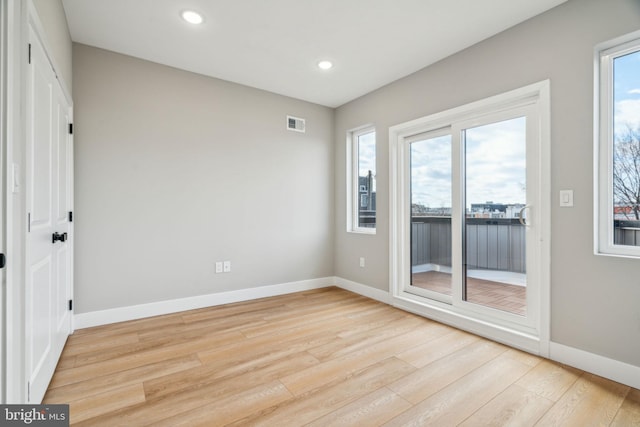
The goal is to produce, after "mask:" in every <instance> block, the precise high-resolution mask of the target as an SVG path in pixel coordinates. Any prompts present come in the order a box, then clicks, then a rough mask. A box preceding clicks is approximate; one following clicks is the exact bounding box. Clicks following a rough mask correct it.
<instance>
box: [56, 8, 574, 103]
mask: <svg viewBox="0 0 640 427" xmlns="http://www.w3.org/2000/svg"><path fill="white" fill-rule="evenodd" d="M565 1H566V0H446V1H445V0H63V4H64V9H65V12H66V15H67V20H68V23H69V29H70V32H71V38H72V39H73V41H75V42H79V43H84V44H87V45H91V46H96V47H100V48H103V49H108V50H111V51H115V52H119V53H123V54H126V55H131V56H135V57H138V58H142V59H146V60H149V61H153V62H157V63H160V64H165V65H169V66H172V67H176V68H180V69H184V70H188V71H193V72H196V73H200V74H204V75H208V76H212V77H217V78H220V79H224V80H228V81H232V82H236V83H241V84H243V85H248V86H252V87H255V88H259V89H264V90H267V91H270V92H275V93H279V94H282V95H287V96H291V97H294V98H298V99H303V100H305V101H310V102H314V103H317V104H321V105H326V106H329V107H337V106H339V105H342V104H344V103H346V102H348V101H350V100H352V99H355V98H357V97H359V96H361V95H364V94H366V93H368V92H371V91H372V90H374V89H377V88H379V87H381V86H384V85H386V84H388V83H390V82H392V81H394V80H397V79H399V78H401V77H404V76H406V75H408V74H411V73H413V72H415V71H418V70H419V69H421V68H423V67H426V66H427V65H430V64H432V63H434V62H436V61H438V60H440V59H442V58H445V57H447V56H449V55H451V54H453V53H455V52H458V51H460V50H462V49H464V48H466V47H468V46H471V45H473V44H475V43H477V42H479V41H481V40H484V39H486V38H488V37H490V36H492V35H494V34H497V33H499V32H501V31H503V30H505V29H507V28H509V27H511V26H514V25H516V24H518V23H520V22H522V21H525V20H527V19H529V18H531V17H533V16H535V15H537V14H539V13H542V12H544V11H546V10H548V9H550V8H552V7H555V6H557V5H559V4H561V3H564V2H565ZM185 9H193V10H197V11H199V12H201V13H202V14H203V15H204V17H205V22H204V24H202V25H200V26H193V25H190V24H187V23H186V22H184V21H183V20H182V19H181V18H180V12H181V11H182V10H185ZM321 59H329V60H331V61H333V63H334V67H333V68H332V69H331V70H328V71H322V70H320V69H319V68H318V67H317V66H316V64H317V63H318V61H319V60H321Z"/></svg>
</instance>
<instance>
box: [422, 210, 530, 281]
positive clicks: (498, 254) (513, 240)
mask: <svg viewBox="0 0 640 427" xmlns="http://www.w3.org/2000/svg"><path fill="white" fill-rule="evenodd" d="M466 223H467V224H466V229H467V230H466V231H467V232H466V241H467V252H466V261H467V268H468V269H473V270H495V271H509V272H514V273H526V252H525V243H526V242H525V227H524V226H523V225H522V224H520V222H519V221H518V220H517V219H514V218H492V219H485V218H467V220H466ZM425 264H434V265H439V266H444V267H450V266H451V218H448V217H425V216H414V217H413V218H412V221H411V265H412V266H416V265H425Z"/></svg>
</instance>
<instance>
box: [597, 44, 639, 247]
mask: <svg viewBox="0 0 640 427" xmlns="http://www.w3.org/2000/svg"><path fill="white" fill-rule="evenodd" d="M614 43H615V44H612V43H608V44H607V45H605V48H603V49H600V50H599V51H598V57H597V59H598V62H599V73H598V74H599V76H598V79H599V80H598V81H597V83H598V85H599V87H598V91H599V93H598V94H597V96H596V99H597V100H598V101H597V105H596V108H597V109H598V110H599V111H598V113H599V114H598V117H599V123H598V126H597V127H599V133H598V134H597V135H596V141H597V142H596V144H597V153H598V158H597V160H596V161H597V163H596V167H597V170H598V175H597V176H598V182H597V188H596V193H597V195H598V197H597V198H596V200H597V206H596V209H597V213H598V215H597V218H598V219H597V223H596V227H597V232H596V253H599V254H606V255H619V256H633V257H640V34H639V33H637V32H636V33H634V34H633V35H630V36H627V37H625V38H624V39H622V40H617V41H615V42H614Z"/></svg>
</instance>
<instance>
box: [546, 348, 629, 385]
mask: <svg viewBox="0 0 640 427" xmlns="http://www.w3.org/2000/svg"><path fill="white" fill-rule="evenodd" d="M549 353H550V355H549V358H550V359H551V360H555V361H556V362H560V363H564V364H566V365H570V366H573V367H575V368H578V369H582V370H583V371H587V372H591V373H592V374H596V375H599V376H601V377H604V378H608V379H610V380H613V381H616V382H619V383H621V384H625V385H628V386H630V387H633V388H638V389H640V366H635V365H630V364H628V363H624V362H620V361H619V360H615V359H610V358H608V357H604V356H600V355H598V354H594V353H590V352H588V351H584V350H580V349H577V348H574V347H569V346H566V345H563V344H558V343H555V342H551V345H550V347H549Z"/></svg>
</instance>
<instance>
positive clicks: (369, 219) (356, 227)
mask: <svg viewBox="0 0 640 427" xmlns="http://www.w3.org/2000/svg"><path fill="white" fill-rule="evenodd" d="M347 158H348V162H347V169H348V171H347V174H348V176H347V178H348V179H347V181H348V191H347V197H348V200H347V206H348V208H347V210H348V213H347V231H351V232H356V233H371V234H374V233H375V232H376V131H375V129H374V128H373V127H370V126H368V127H365V128H360V129H357V130H354V131H351V132H349V134H348V135H347Z"/></svg>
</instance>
